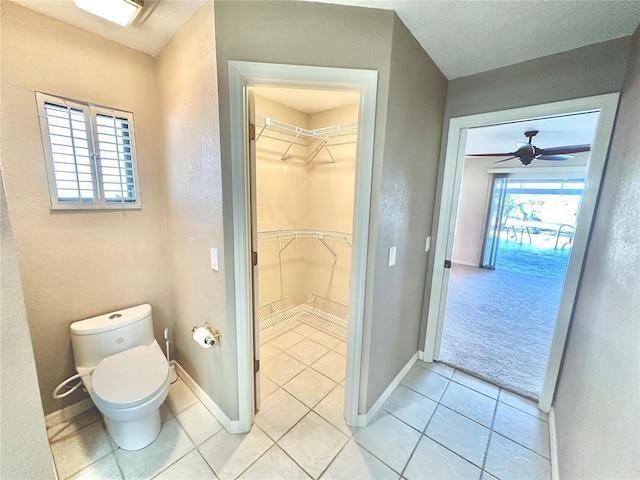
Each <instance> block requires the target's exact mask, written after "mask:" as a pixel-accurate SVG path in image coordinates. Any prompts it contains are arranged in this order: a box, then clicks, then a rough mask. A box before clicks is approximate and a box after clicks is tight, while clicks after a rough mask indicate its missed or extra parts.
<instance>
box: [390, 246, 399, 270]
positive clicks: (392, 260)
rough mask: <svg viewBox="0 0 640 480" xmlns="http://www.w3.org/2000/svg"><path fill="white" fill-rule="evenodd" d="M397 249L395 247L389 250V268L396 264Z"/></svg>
mask: <svg viewBox="0 0 640 480" xmlns="http://www.w3.org/2000/svg"><path fill="white" fill-rule="evenodd" d="M397 248H398V247H396V246H395V245H394V246H393V247H391V248H390V249H389V266H390V267H393V266H394V265H395V264H396V250H397Z"/></svg>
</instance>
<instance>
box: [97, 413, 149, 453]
mask: <svg viewBox="0 0 640 480" xmlns="http://www.w3.org/2000/svg"><path fill="white" fill-rule="evenodd" d="M104 423H105V425H106V427H107V432H109V435H110V436H111V439H112V440H113V441H114V443H115V444H116V445H118V446H119V447H120V448H122V449H123V450H140V449H142V448H144V447H146V446H148V445H150V444H151V443H152V442H153V441H154V440H155V439H156V437H157V436H158V435H159V434H160V427H161V424H160V409H158V408H156V409H155V410H153V411H152V412H151V413H150V414H148V415H145V416H144V417H142V418H136V419H135V420H133V421H128V422H123V421H117V420H113V419H111V418H109V417H107V416H104Z"/></svg>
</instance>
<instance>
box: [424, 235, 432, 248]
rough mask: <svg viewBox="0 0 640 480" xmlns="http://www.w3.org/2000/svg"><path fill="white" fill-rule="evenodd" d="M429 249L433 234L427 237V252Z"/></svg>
mask: <svg viewBox="0 0 640 480" xmlns="http://www.w3.org/2000/svg"><path fill="white" fill-rule="evenodd" d="M429 250H431V235H429V236H428V237H427V245H426V246H425V248H424V251H425V252H428V251H429Z"/></svg>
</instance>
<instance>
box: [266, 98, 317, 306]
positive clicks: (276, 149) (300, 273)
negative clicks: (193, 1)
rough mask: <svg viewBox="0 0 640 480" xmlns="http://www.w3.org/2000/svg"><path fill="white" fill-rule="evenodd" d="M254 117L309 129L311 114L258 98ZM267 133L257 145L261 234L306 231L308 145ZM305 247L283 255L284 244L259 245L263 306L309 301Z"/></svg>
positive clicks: (295, 244) (301, 244) (298, 242)
mask: <svg viewBox="0 0 640 480" xmlns="http://www.w3.org/2000/svg"><path fill="white" fill-rule="evenodd" d="M256 115H264V116H266V117H270V118H273V119H274V120H278V121H280V122H285V123H288V124H291V125H296V126H298V127H301V128H309V115H307V114H306V113H303V112H299V111H297V110H294V109H292V108H289V107H287V106H285V105H282V104H280V103H277V102H274V101H272V100H269V99H266V98H264V97H260V96H258V95H256ZM274 137H276V135H273V136H271V135H269V134H265V135H262V136H261V137H260V139H259V140H258V141H257V142H256V208H257V212H256V214H257V215H256V216H257V219H256V220H257V226H258V232H265V231H272V230H288V229H298V228H307V211H308V202H307V165H306V160H307V147H306V146H304V145H293V146H292V147H291V148H290V149H289V151H288V152H287V157H286V159H285V160H281V158H282V155H283V154H284V152H285V150H286V149H287V148H288V147H289V142H290V141H291V140H292V139H293V137H289V136H286V135H277V138H274ZM304 245H305V243H304V242H303V241H301V240H294V242H293V243H291V245H289V246H288V247H287V248H286V249H285V250H284V251H283V252H282V254H280V248H282V247H283V246H284V245H283V244H282V243H281V242H263V243H260V244H259V246H258V255H259V261H258V281H259V286H258V296H259V304H260V305H265V304H267V303H269V302H273V301H275V300H278V299H279V298H282V297H285V296H286V297H288V298H289V300H291V301H292V302H293V303H294V304H295V305H299V304H301V303H304V302H305V301H306V298H305V292H304V260H303V258H302V255H303V252H304Z"/></svg>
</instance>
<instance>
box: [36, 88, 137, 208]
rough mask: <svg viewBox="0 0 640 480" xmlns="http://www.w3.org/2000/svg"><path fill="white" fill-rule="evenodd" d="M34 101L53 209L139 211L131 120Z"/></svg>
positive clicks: (58, 101)
mask: <svg viewBox="0 0 640 480" xmlns="http://www.w3.org/2000/svg"><path fill="white" fill-rule="evenodd" d="M36 97H37V100H38V110H39V112H40V125H41V129H42V139H43V144H44V150H45V156H46V159H47V173H48V176H49V190H50V194H51V207H52V208H54V209H70V208H107V209H108V208H140V195H139V192H138V188H137V185H138V178H137V166H136V161H135V133H134V128H133V115H132V114H131V113H129V112H121V111H116V110H111V109H107V108H103V107H96V106H94V105H89V104H83V103H80V102H74V101H70V100H67V99H64V98H57V97H53V96H50V95H45V94H42V93H37V94H36Z"/></svg>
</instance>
